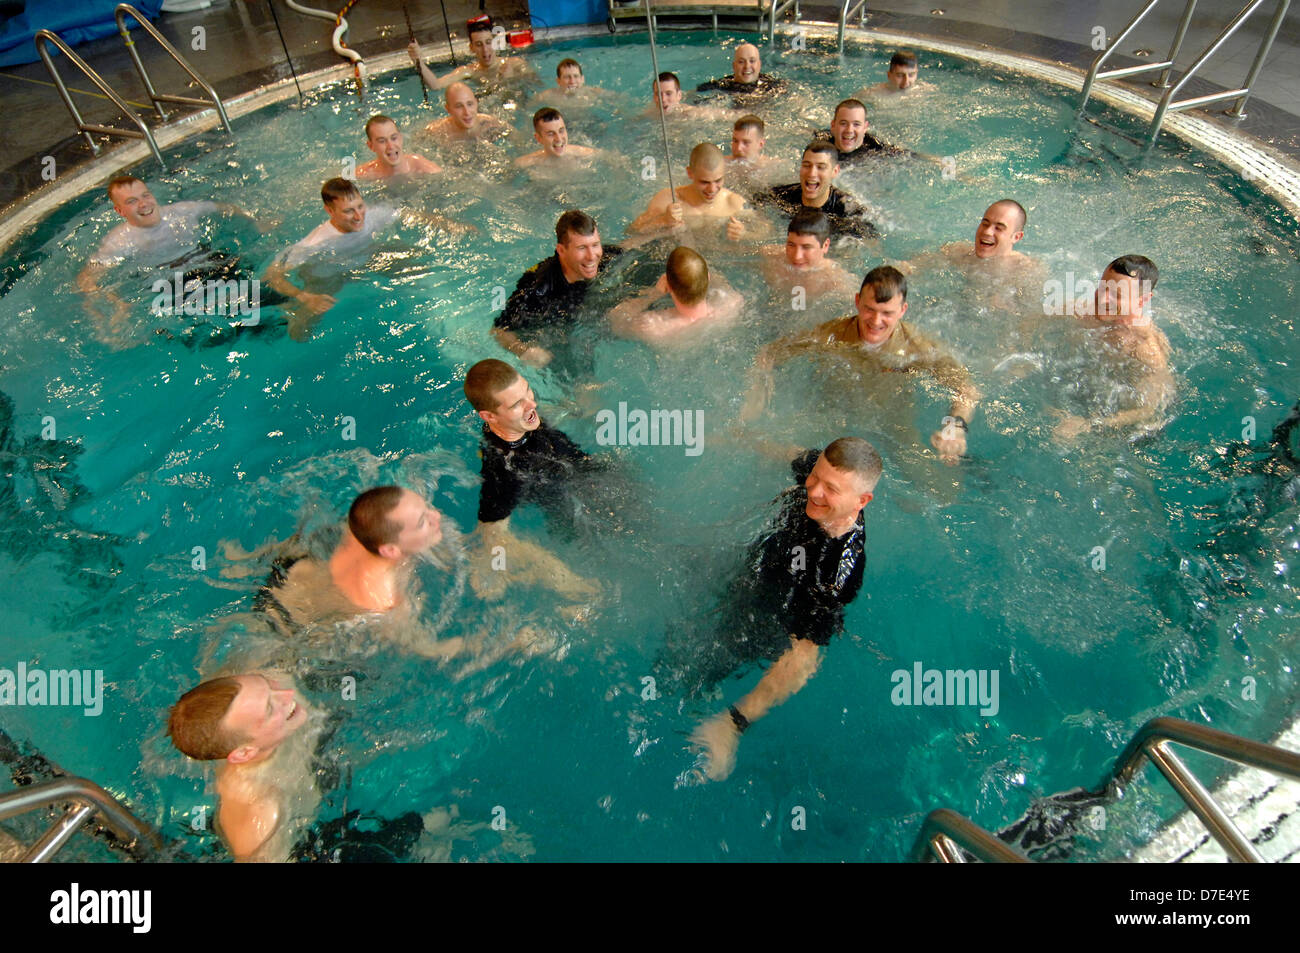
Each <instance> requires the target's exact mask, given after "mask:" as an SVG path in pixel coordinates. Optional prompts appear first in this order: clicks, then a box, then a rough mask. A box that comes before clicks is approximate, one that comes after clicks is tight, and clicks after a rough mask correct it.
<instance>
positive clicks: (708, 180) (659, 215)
mask: <svg viewBox="0 0 1300 953" xmlns="http://www.w3.org/2000/svg"><path fill="white" fill-rule="evenodd" d="M726 173H727V163H726V159H725V158H724V157H723V155H722V150H720V149H719V148H718V147H717V146H715V145H713V144H712V143H708V142H702V143H700V144H699V145H698V146H696V147H695V148H694V149H692V150H691V159H690V164H689V165H687V167H686V175H687V177H688V178H689V179H690V180H691V184H690V185H683V186H680V187H679V188H678V189H677V194H676V196H674V195H673V194H672V192H671V191H670V190H669V189H660V190H659V192H657V193H656V194H655V196H654V198H652V199H651V200H650V205H649V207H647V208H646V210H645V211H644V212H642V213H641V214H640V215H639V216H638V217H637V219H636V221H634V222H633V223H632V224H631V225H629V226H628V232H629V233H631V232H653V231H659V230H664V231H672V230H675V229H679V228H681V227H683V226H685V227H689V228H698V227H699V226H701V225H703V224H704V223H705V222H708V221H710V220H718V219H721V220H724V221H725V222H726V223H727V238H728V239H730V240H731V241H740V239H741V238H742V237H744V235H745V234H746V231H747V230H752V226H747V225H746V223H745V222H744V221H742V220H741V217H740V216H741V213H742V212H747V208H746V205H745V199H744V197H743V196H740V195H738V194H737V193H735V192H733V191H731V189H729V188H727V187H726V186H725V185H723V184H722V180H723V178H724V177H725V176H726ZM749 217H750V216H749V215H748V214H747V215H746V218H749Z"/></svg>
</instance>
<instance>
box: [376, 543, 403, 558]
mask: <svg viewBox="0 0 1300 953" xmlns="http://www.w3.org/2000/svg"><path fill="white" fill-rule="evenodd" d="M379 555H380V556H383V557H384V558H385V559H401V558H402V550H401V548H400V547H399V546H398V545H397V544H396V543H380V544H379Z"/></svg>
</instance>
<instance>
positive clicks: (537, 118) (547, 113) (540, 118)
mask: <svg viewBox="0 0 1300 953" xmlns="http://www.w3.org/2000/svg"><path fill="white" fill-rule="evenodd" d="M557 119H558V120H560V122H564V117H563V116H562V115H560V111H559V110H558V109H556V108H555V107H554V106H543V107H542V108H541V109H539V110H537V112H535V113H533V131H534V132H536V131H537V127H538V126H540V125H541V124H542V123H544V122H555V120H557Z"/></svg>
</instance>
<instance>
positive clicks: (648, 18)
mask: <svg viewBox="0 0 1300 953" xmlns="http://www.w3.org/2000/svg"><path fill="white" fill-rule="evenodd" d="M645 22H646V26H647V27H649V29H650V65H651V66H653V67H654V78H653V79H652V80H651V81H650V89H651V91H652V92H654V94H655V105H656V106H658V107H659V128H660V130H662V132H663V136H664V166H665V167H666V168H667V169H668V196H669V198H671V199H672V200H673V201H674V202H676V201H677V189H676V188H675V187H674V186H673V160H672V158H671V157H669V155H668V117H667V116H665V115H664V106H663V102H662V101H661V100H660V99H659V93H658V86H657V84H658V82H659V53H658V52H657V50H656V49H655V22H654V13H653V12H652V11H651V9H650V0H645Z"/></svg>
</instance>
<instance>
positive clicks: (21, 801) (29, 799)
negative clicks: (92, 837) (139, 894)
mask: <svg viewBox="0 0 1300 953" xmlns="http://www.w3.org/2000/svg"><path fill="white" fill-rule="evenodd" d="M61 801H71V802H73V804H74V805H75V806H74V807H72V808H71V809H69V810H68V811H67V812H66V813H65V814H64V815H63V817H61V818H60V819H59V820H58V821H56V822H55V823H54V826H53V827H51V828H50V829H49V830H48V831H46V832H45V833H44V834H43V835H41V837H40V839H38V840H37V841H36V843H35V844H33V845H32V846H31V847H30V848H28V850H27V853H26V854H24V855H23V857H22V862H23V863H44V862H45V861H47V860H49V859H50V858H51V857H52V856H54V854H55V853H57V852H58V851H59V850H60V848H62V847H63V845H64V844H65V843H67V841H68V838H70V837H71V836H72V835H73V834H74V833H75V832H76V831H77V829H78V828H79V827H81V825H82V824H84V823H85V822H86V820H87V819H88V818H89V817H90V815H91V814H93V813H96V812H97V813H98V814H99V816H100V817H101V818H103V821H104V823H105V825H106V826H107V827H108V829H109V830H110V831H112V832H113V833H114V834H115V835H116V836H117V837H118V838H119V839H120V840H122V841H123V842H124V844H125V846H126V848H127V849H128V850H131V851H143V852H146V853H147V852H152V851H156V850H159V849H160V848H161V847H162V843H161V840H160V839H159V837H158V834H157V833H156V832H155V831H154V830H153V828H151V827H150V826H149V825H147V824H145V823H144V822H143V821H141V820H139V819H138V818H136V816H135V815H134V814H132V813H131V812H130V811H128V810H127V809H126V808H125V807H123V806H122V805H121V803H119V802H118V800H117V798H115V797H114V796H113V795H112V794H110V793H109V792H107V791H105V790H104V789H103V788H101V787H100V786H99V785H98V784H95V783H94V782H93V781H88V780H86V779H85V778H74V777H58V778H54V779H53V780H50V781H44V782H41V783H40V784H32V785H29V786H28V787H24V788H20V789H18V790H17V791H10V792H8V793H6V794H0V821H3V820H6V819H8V818H10V817H16V816H17V815H19V814H25V813H27V812H28V811H36V810H40V809H41V808H45V807H49V806H51V805H54V804H57V803H59V802H61Z"/></svg>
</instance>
